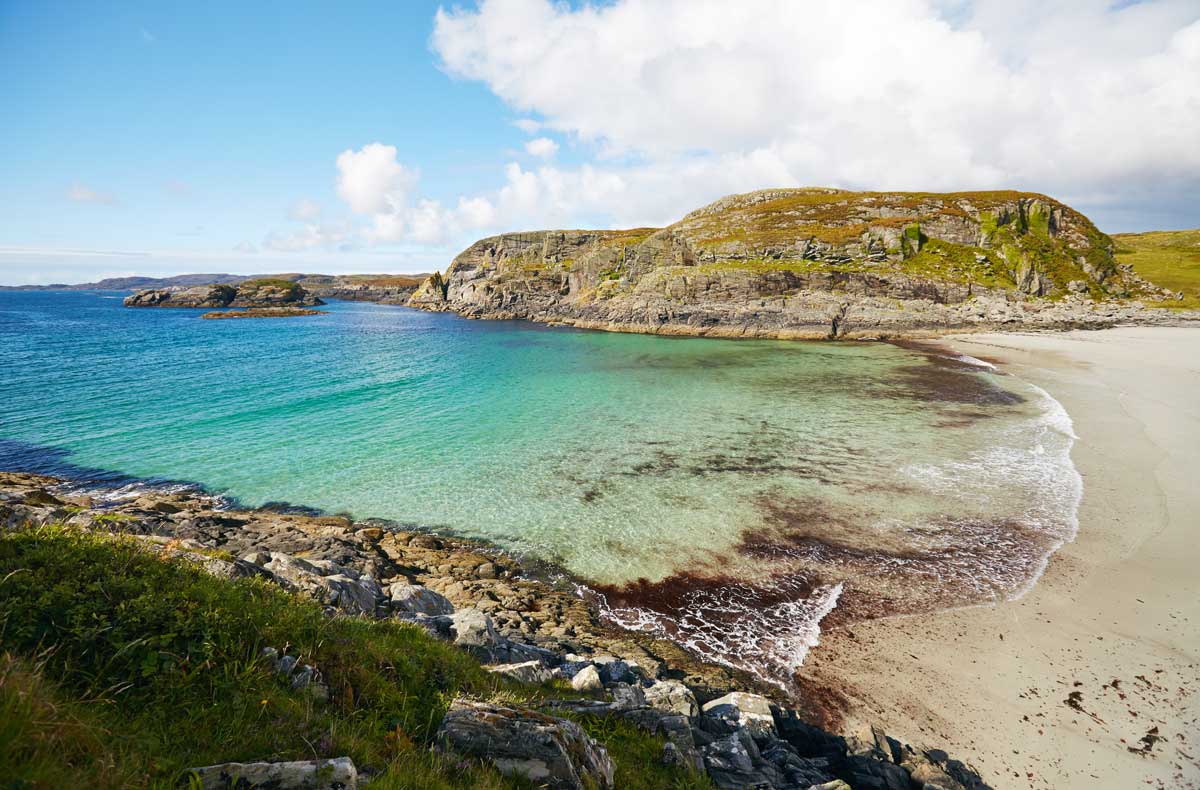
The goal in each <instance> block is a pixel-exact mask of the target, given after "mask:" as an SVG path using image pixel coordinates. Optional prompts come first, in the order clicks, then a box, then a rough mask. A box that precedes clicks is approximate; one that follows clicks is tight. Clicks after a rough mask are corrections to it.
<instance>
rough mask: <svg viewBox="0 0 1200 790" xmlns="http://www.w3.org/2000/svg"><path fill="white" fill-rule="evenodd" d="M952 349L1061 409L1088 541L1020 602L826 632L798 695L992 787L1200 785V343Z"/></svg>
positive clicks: (1093, 340)
mask: <svg viewBox="0 0 1200 790" xmlns="http://www.w3.org/2000/svg"><path fill="white" fill-rule="evenodd" d="M943 342H944V344H945V345H946V347H947V348H949V349H952V350H953V351H954V352H956V353H962V354H966V355H970V356H973V357H977V358H980V359H985V360H987V361H990V362H995V363H996V364H998V365H999V367H1000V370H1001V371H1002V372H1004V373H1007V374H1011V375H1016V376H1019V377H1021V378H1022V379H1024V380H1026V381H1029V382H1030V383H1033V384H1035V385H1037V386H1039V387H1041V388H1043V389H1045V390H1046V391H1047V392H1049V393H1050V395H1051V396H1053V397H1054V398H1055V399H1056V400H1058V401H1059V402H1060V403H1062V405H1063V406H1064V407H1065V408H1066V410H1067V412H1068V414H1069V415H1070V416H1071V418H1072V421H1073V424H1074V431H1075V433H1076V435H1077V437H1078V439H1077V441H1076V443H1075V446H1074V447H1073V449H1072V457H1073V459H1074V461H1075V465H1076V467H1077V468H1078V470H1079V472H1080V474H1081V475H1082V477H1083V480H1084V493H1083V499H1082V502H1081V505H1080V509H1079V531H1078V534H1077V536H1076V538H1075V540H1074V541H1073V542H1071V543H1068V544H1066V545H1064V546H1063V547H1061V548H1060V549H1059V550H1058V552H1057V553H1055V554H1054V555H1053V556H1052V557H1051V559H1050V562H1049V564H1048V567H1047V568H1046V570H1045V572H1044V574H1043V576H1042V578H1041V579H1040V580H1039V581H1038V583H1037V585H1036V586H1035V587H1034V588H1033V589H1032V590H1031V591H1030V592H1028V594H1026V595H1024V596H1023V597H1021V598H1019V599H1017V600H1013V601H1007V602H1003V603H1000V604H997V605H986V606H978V607H971V608H968V609H960V610H952V611H943V612H937V613H932V614H928V615H914V616H908V617H903V618H893V619H886V620H876V621H869V622H857V623H850V624H848V625H843V626H837V625H835V626H832V627H831V628H829V629H828V630H827V631H826V630H823V632H822V635H821V644H820V645H819V646H818V647H816V648H814V649H813V650H812V651H811V652H810V654H809V656H808V659H807V661H806V663H805V665H804V667H803V668H802V670H801V673H800V675H801V679H802V681H803V682H804V684H805V685H806V686H808V687H812V688H818V689H823V690H824V692H825V694H826V695H827V696H828V697H830V698H832V699H834V700H835V702H836V705H837V707H839V708H840V709H841V714H842V716H843V717H844V721H843V722H842V727H843V728H844V729H845V730H847V731H851V732H853V731H854V730H855V728H856V727H859V726H861V725H862V724H863V723H864V722H868V721H869V722H871V723H873V724H876V725H879V726H881V727H882V728H883V729H884V730H885V731H887V732H888V734H889V735H892V736H893V737H896V738H898V739H900V740H902V741H907V742H910V743H912V744H913V745H914V746H916V745H921V744H928V745H929V746H933V745H936V744H942V746H943V748H949V749H951V750H952V751H954V752H955V753H958V754H964V755H971V758H970V759H972V760H973V761H974V762H973V765H974V767H975V768H976V769H978V770H979V772H980V775H981V776H983V777H984V778H985V780H987V781H988V782H989V784H991V786H992V787H994V788H995V790H1008V789H1009V788H1051V787H1052V788H1056V789H1061V788H1107V787H1113V788H1126V787H1156V788H1164V790H1165V789H1166V788H1172V789H1174V788H1195V787H1200V762H1198V760H1197V758H1198V757H1200V736H1198V735H1197V727H1196V725H1197V723H1198V722H1200V698H1197V697H1196V696H1195V695H1196V692H1197V689H1198V684H1197V680H1196V679H1197V677H1198V676H1200V672H1198V669H1197V668H1198V667H1200V632H1197V630H1196V629H1195V626H1194V623H1195V622H1196V621H1197V618H1200V575H1198V574H1196V572H1195V563H1196V559H1197V558H1198V556H1200V550H1198V549H1197V547H1196V544H1195V538H1196V537H1197V534H1196V533H1197V531H1198V528H1200V517H1198V516H1197V514H1198V513H1200V490H1198V489H1197V487H1196V486H1195V485H1194V482H1195V475H1196V471H1195V470H1196V469H1197V468H1200V398H1198V397H1197V393H1200V368H1198V367H1197V365H1196V363H1195V360H1197V359H1200V331H1197V330H1196V329H1191V328H1123V329H1112V330H1102V331H1090V332H1069V333H1063V334H992V335H988V334H976V335H970V336H958V337H951V338H947V339H946V340H945V341H943Z"/></svg>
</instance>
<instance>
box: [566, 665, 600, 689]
mask: <svg viewBox="0 0 1200 790" xmlns="http://www.w3.org/2000/svg"><path fill="white" fill-rule="evenodd" d="M571 688H573V689H575V690H576V691H595V690H596V689H601V688H604V684H603V683H601V682H600V673H599V672H597V671H596V668H595V667H594V666H592V665H591V664H588V665H587V666H586V667H584V668H583V669H581V670H579V671H578V672H576V673H575V677H573V678H571Z"/></svg>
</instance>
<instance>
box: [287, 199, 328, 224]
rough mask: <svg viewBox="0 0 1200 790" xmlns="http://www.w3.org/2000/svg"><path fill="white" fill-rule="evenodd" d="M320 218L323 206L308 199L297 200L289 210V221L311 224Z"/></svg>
mask: <svg viewBox="0 0 1200 790" xmlns="http://www.w3.org/2000/svg"><path fill="white" fill-rule="evenodd" d="M319 216H321V204H320V203H318V202H317V201H315V200H309V199H308V198H302V199H300V200H297V201H296V202H295V203H293V204H292V207H291V208H290V209H288V219H294V220H298V221H300V222H311V221H312V220H314V219H316V218H317V217H319Z"/></svg>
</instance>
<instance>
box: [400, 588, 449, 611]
mask: <svg viewBox="0 0 1200 790" xmlns="http://www.w3.org/2000/svg"><path fill="white" fill-rule="evenodd" d="M388 595H389V597H390V598H391V601H392V609H393V611H396V612H402V613H404V614H423V615H429V616H435V615H441V614H454V604H452V603H450V600H449V599H448V598H446V597H445V596H444V595H440V594H438V593H435V592H434V591H433V590H430V589H429V588H428V587H423V586H421V585H420V584H408V583H407V582H397V583H396V584H393V585H392V586H391V587H390V588H389V590H388Z"/></svg>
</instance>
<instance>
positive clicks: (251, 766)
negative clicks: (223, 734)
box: [188, 757, 358, 790]
mask: <svg viewBox="0 0 1200 790" xmlns="http://www.w3.org/2000/svg"><path fill="white" fill-rule="evenodd" d="M188 774H189V776H191V777H195V778H196V779H197V780H199V782H200V786H201V787H202V788H204V790H226V788H228V790H250V788H255V787H258V788H264V790H268V789H269V790H356V788H357V787H358V770H357V769H356V768H355V767H354V762H353V761H352V760H351V759H350V758H349V757H338V758H336V759H333V760H303V761H298V762H287V763H222V764H221V765H209V766H205V767H203V768H190V769H188Z"/></svg>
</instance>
